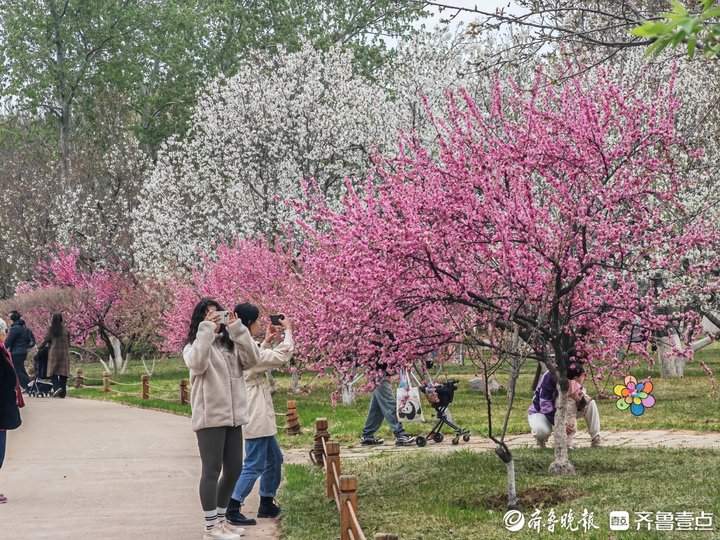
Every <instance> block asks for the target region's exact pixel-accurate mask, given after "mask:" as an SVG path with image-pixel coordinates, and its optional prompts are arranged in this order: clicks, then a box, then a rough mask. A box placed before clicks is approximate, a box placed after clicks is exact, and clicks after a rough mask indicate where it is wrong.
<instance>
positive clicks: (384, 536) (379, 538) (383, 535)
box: [375, 533, 400, 540]
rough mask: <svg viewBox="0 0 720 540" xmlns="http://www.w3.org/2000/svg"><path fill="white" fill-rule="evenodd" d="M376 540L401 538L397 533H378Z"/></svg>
mask: <svg viewBox="0 0 720 540" xmlns="http://www.w3.org/2000/svg"><path fill="white" fill-rule="evenodd" d="M375 540H400V539H399V538H398V535H397V534H388V533H376V534H375Z"/></svg>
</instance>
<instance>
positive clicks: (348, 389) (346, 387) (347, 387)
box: [342, 381, 355, 406]
mask: <svg viewBox="0 0 720 540" xmlns="http://www.w3.org/2000/svg"><path fill="white" fill-rule="evenodd" d="M342 403H343V405H346V406H349V405H352V404H353V403H355V382H354V381H353V382H349V383H343V385H342Z"/></svg>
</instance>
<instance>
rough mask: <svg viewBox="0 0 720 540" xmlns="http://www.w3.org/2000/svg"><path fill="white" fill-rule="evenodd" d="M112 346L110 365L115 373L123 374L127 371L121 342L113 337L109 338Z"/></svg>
mask: <svg viewBox="0 0 720 540" xmlns="http://www.w3.org/2000/svg"><path fill="white" fill-rule="evenodd" d="M110 344H111V345H112V355H111V359H112V365H113V371H114V372H115V373H125V370H126V369H127V357H125V358H123V349H122V342H121V341H120V340H119V339H118V338H116V337H115V336H112V335H111V336H110Z"/></svg>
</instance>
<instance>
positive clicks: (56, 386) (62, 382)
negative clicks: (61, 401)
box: [39, 313, 70, 398]
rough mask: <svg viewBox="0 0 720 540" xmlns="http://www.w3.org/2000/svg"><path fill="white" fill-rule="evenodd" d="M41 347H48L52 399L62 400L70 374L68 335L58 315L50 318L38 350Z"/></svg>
mask: <svg viewBox="0 0 720 540" xmlns="http://www.w3.org/2000/svg"><path fill="white" fill-rule="evenodd" d="M43 347H49V350H48V361H47V376H48V377H50V378H51V379H52V382H53V397H60V398H64V397H65V396H66V395H67V379H68V373H69V372H70V333H69V332H68V331H67V329H66V328H65V323H64V322H63V317H62V315H61V314H60V313H55V314H54V315H53V316H52V321H51V323H50V329H49V330H48V333H47V335H46V336H45V339H44V340H43V342H42V344H41V345H40V347H39V348H40V349H42V348H43Z"/></svg>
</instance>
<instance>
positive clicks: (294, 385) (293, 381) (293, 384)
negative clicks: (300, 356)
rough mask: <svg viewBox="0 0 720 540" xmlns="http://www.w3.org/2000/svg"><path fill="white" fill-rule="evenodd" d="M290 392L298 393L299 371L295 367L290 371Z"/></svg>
mask: <svg viewBox="0 0 720 540" xmlns="http://www.w3.org/2000/svg"><path fill="white" fill-rule="evenodd" d="M290 392H292V393H293V394H299V393H300V372H299V371H298V370H297V369H296V370H294V371H293V372H292V377H291V378H290Z"/></svg>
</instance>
